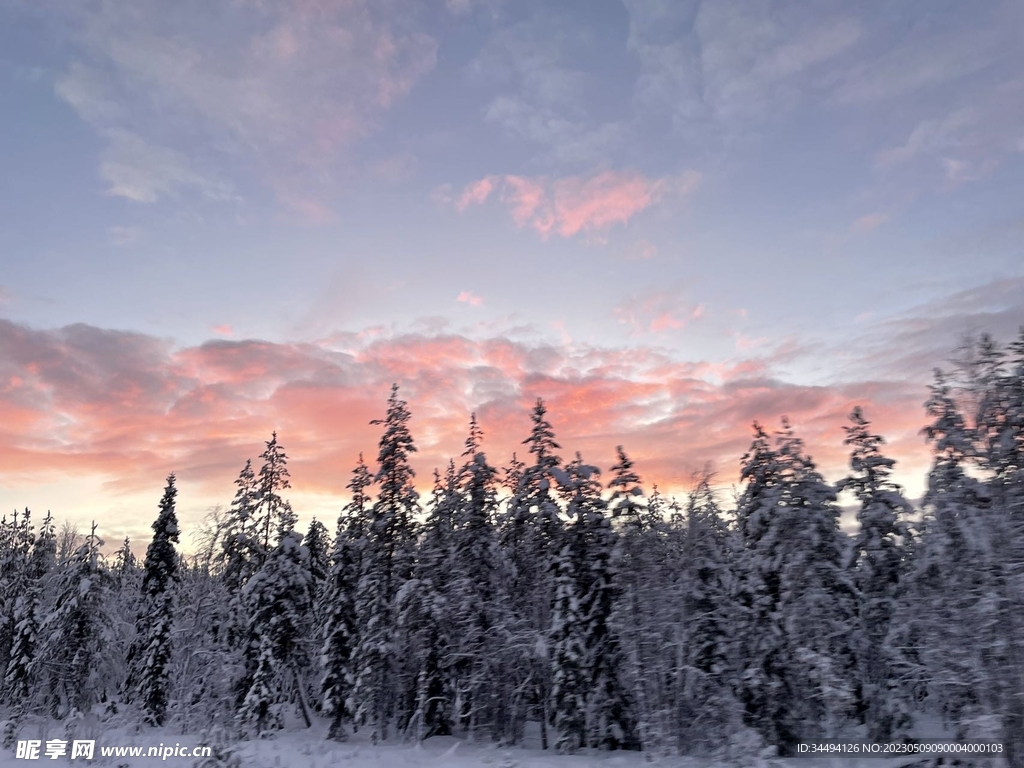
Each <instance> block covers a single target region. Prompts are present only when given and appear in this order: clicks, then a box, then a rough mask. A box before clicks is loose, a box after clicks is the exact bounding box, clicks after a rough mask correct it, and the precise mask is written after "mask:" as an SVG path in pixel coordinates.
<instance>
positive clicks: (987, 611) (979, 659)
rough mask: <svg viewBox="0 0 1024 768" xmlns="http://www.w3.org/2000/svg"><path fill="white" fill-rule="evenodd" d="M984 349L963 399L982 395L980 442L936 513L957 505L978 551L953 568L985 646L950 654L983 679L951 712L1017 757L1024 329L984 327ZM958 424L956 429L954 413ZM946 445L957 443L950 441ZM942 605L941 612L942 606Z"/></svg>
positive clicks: (933, 410) (940, 497)
mask: <svg viewBox="0 0 1024 768" xmlns="http://www.w3.org/2000/svg"><path fill="white" fill-rule="evenodd" d="M974 356H975V358H976V360H977V368H976V370H975V371H974V372H973V373H974V375H973V376H969V377H968V386H967V390H966V392H965V391H964V390H961V391H958V392H956V398H957V400H962V401H964V400H966V401H967V402H972V403H974V404H975V408H976V411H975V425H974V429H972V430H970V431H969V433H968V434H969V436H970V437H971V438H972V443H973V451H969V450H967V449H966V447H965V450H964V451H963V454H964V456H963V460H964V462H965V464H966V471H965V474H966V475H968V477H967V478H966V479H965V480H961V481H958V482H957V483H956V484H957V485H958V486H959V488H958V489H954V488H953V487H952V483H951V482H950V479H946V480H945V481H944V482H943V483H942V485H943V486H944V488H942V489H938V490H937V493H936V494H935V496H934V501H935V506H934V509H933V510H931V511H933V512H934V513H935V519H934V520H933V519H932V517H931V516H929V517H927V518H926V522H934V523H935V524H936V527H938V526H939V525H942V524H943V518H944V523H945V526H948V525H949V523H950V522H951V520H950V519H949V518H950V515H949V511H948V510H947V512H946V514H944V515H942V514H941V512H940V506H947V507H951V508H952V509H953V510H954V512H953V519H957V518H958V522H959V528H961V532H962V535H963V540H964V541H963V545H962V546H964V548H966V549H967V550H968V551H969V552H970V557H971V566H970V570H968V569H967V568H966V567H964V566H963V565H962V566H961V567H956V566H953V567H952V568H950V569H948V570H947V571H945V573H944V574H943V575H944V577H945V578H946V579H947V580H949V582H950V584H952V583H954V580H955V583H959V585H961V589H962V592H963V598H964V600H965V602H966V606H967V607H968V608H969V609H970V610H969V612H968V613H967V614H965V615H964V616H963V617H962V627H959V628H956V629H959V630H961V631H964V632H966V631H967V629H968V627H970V629H971V631H972V640H973V648H974V650H975V654H976V658H975V659H974V660H973V662H971V660H969V659H968V658H964V657H963V650H959V649H957V650H959V652H958V653H952V654H948V655H947V656H946V659H945V660H946V662H947V663H948V662H951V660H952V659H954V658H957V657H961V663H962V665H963V666H965V667H966V668H967V670H966V671H965V675H964V680H965V682H966V681H970V682H971V684H972V687H973V688H974V691H973V693H970V694H966V693H967V692H966V691H965V692H963V693H962V695H963V694H966V695H965V696H964V697H965V698H966V700H967V706H966V708H965V711H964V712H963V713H961V714H958V716H953V717H952V718H951V719H952V720H953V721H954V722H957V721H958V722H957V727H958V729H959V730H961V731H962V732H963V733H964V734H965V735H966V736H967V737H974V738H999V737H1001V738H1002V741H1004V744H1005V748H1006V750H1007V758H1008V762H1010V764H1014V763H1018V764H1024V734H1022V731H1024V700H1022V697H1021V696H1020V690H1021V689H1022V686H1024V670H1022V667H1024V641H1022V640H1021V633H1022V632H1024V624H1022V622H1021V620H1020V615H1021V611H1022V610H1024V472H1022V469H1021V467H1022V464H1024V331H1022V335H1021V338H1020V340H1018V341H1017V342H1015V343H1014V344H1012V345H1011V346H1010V349H1009V351H1005V350H1002V349H1000V348H999V347H998V345H996V344H995V343H994V342H993V341H992V340H991V339H990V338H988V337H982V339H981V340H980V342H979V343H978V345H977V349H976V350H975V355H974ZM969 373H972V372H969ZM948 394H949V393H946V396H943V395H942V393H941V392H936V391H935V389H934V388H933V397H932V398H930V400H929V403H928V406H929V410H930V415H931V416H932V417H933V418H934V419H935V420H936V423H935V424H933V425H932V427H931V429H930V431H929V436H930V437H932V438H933V439H934V440H935V442H936V450H937V452H941V447H940V446H941V445H942V443H943V442H949V441H950V440H948V439H946V438H945V436H944V432H945V431H946V430H945V429H944V427H943V425H942V424H941V422H951V420H950V419H949V418H948V417H945V418H939V417H941V416H942V414H944V413H945V412H947V411H949V410H950V406H948V404H947V403H946V402H945V400H946V399H948ZM965 394H966V395H967V396H966V397H965ZM949 431H950V432H951V433H952V434H956V429H955V424H954V423H951V424H950V429H949ZM953 441H954V442H955V440H953ZM945 453H946V454H947V456H948V455H949V454H951V453H952V451H951V449H950V447H949V446H948V445H947V446H946V447H945ZM950 474H952V473H951V472H950ZM976 479H980V480H982V483H983V486H981V487H979V486H978V485H977V484H976ZM929 490H930V493H931V484H930V486H929ZM949 538H950V539H951V537H949ZM957 571H959V572H957ZM934 611H935V613H937V614H938V615H941V607H940V606H935V609H934ZM956 629H954V632H955V631H956ZM937 640H938V638H937ZM935 660H936V662H938V660H941V659H938V658H936V659H935ZM947 691H949V687H948V686H947Z"/></svg>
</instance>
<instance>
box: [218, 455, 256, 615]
mask: <svg viewBox="0 0 1024 768" xmlns="http://www.w3.org/2000/svg"><path fill="white" fill-rule="evenodd" d="M235 485H237V486H238V490H237V491H236V492H235V498H234V499H233V500H232V502H231V507H230V509H229V511H228V515H227V520H226V521H225V525H224V534H223V537H222V551H221V553H220V558H219V559H220V567H221V575H222V578H223V580H224V583H225V584H226V585H227V587H228V591H229V592H230V593H231V594H232V595H237V594H238V593H239V592H240V591H241V589H242V586H243V585H244V584H245V582H247V581H248V580H249V579H250V577H251V576H252V575H253V574H254V573H256V571H257V570H259V567H260V566H261V565H263V560H264V557H265V556H266V552H265V550H264V549H263V547H262V544H261V542H260V531H259V525H258V522H257V518H256V512H257V510H256V505H257V503H258V497H259V491H258V487H257V485H256V474H255V473H254V472H253V469H252V461H251V460H246V462H245V466H244V467H243V468H242V471H241V472H240V473H239V475H238V479H237V480H235Z"/></svg>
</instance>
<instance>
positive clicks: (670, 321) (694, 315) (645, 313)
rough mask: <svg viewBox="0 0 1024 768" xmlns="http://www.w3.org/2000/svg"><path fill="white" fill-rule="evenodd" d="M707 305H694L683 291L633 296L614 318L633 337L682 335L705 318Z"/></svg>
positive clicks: (619, 306) (618, 309)
mask: <svg viewBox="0 0 1024 768" xmlns="http://www.w3.org/2000/svg"><path fill="white" fill-rule="evenodd" d="M704 310H705V305H704V304H696V305H694V304H692V303H691V302H690V301H689V300H687V299H686V297H685V295H684V294H683V292H682V291H681V290H679V289H675V290H666V291H653V292H649V293H647V294H644V295H642V296H632V297H630V298H629V299H626V300H625V301H623V302H622V303H620V304H619V305H618V306H616V307H615V308H614V309H613V310H612V314H613V316H614V317H615V318H616V319H617V320H618V321H619V322H620V323H622V324H623V325H628V326H629V327H630V328H631V330H632V332H633V333H643V332H650V333H661V332H663V331H678V330H682V329H683V328H685V327H686V325H687V323H689V322H690V321H692V320H700V319H701V318H703V317H704Z"/></svg>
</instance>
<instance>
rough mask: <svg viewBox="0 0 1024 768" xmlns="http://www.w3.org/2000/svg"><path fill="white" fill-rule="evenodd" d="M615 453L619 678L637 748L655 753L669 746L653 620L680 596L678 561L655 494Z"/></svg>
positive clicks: (662, 639)
mask: <svg viewBox="0 0 1024 768" xmlns="http://www.w3.org/2000/svg"><path fill="white" fill-rule="evenodd" d="M616 454H617V458H618V461H617V462H616V464H615V466H613V467H612V468H611V473H612V478H611V480H610V481H609V482H608V490H610V491H611V494H610V498H609V500H608V509H609V512H610V514H611V517H612V521H613V524H614V525H616V526H617V529H618V532H619V541H618V546H617V547H616V549H615V553H614V555H615V556H614V559H613V565H614V567H615V570H616V573H617V580H618V583H619V589H618V592H617V594H618V599H617V600H616V603H615V606H614V609H613V612H612V616H611V621H612V625H613V627H614V629H615V632H616V633H617V634H618V636H619V637H620V638H621V639H622V643H623V655H624V660H623V665H622V667H621V669H620V674H621V675H622V678H623V684H624V685H625V686H626V687H627V690H628V691H629V698H630V700H631V701H632V703H633V708H634V716H635V720H636V728H635V732H636V745H637V746H638V747H639V748H640V749H642V750H645V751H648V752H651V753H654V752H658V751H664V746H665V744H664V739H662V738H661V736H660V733H661V730H662V729H661V728H660V723H656V722H655V721H656V720H657V719H658V717H659V712H660V710H661V709H662V708H663V707H662V702H661V698H662V697H661V696H660V695H659V694H660V691H661V689H662V688H663V680H664V673H663V670H662V669H661V667H660V666H659V664H660V657H661V656H662V655H663V654H664V649H665V647H666V642H667V635H666V634H665V632H664V631H663V630H664V629H665V627H664V625H661V626H659V622H658V621H657V620H656V618H655V616H656V614H659V613H664V612H665V611H666V610H667V609H668V608H670V607H672V606H674V605H675V604H676V602H677V600H676V598H675V595H676V592H675V591H674V590H673V589H670V588H668V587H667V585H668V584H669V583H671V578H670V576H669V574H670V573H672V570H673V566H674V560H671V559H670V558H669V557H668V550H667V548H666V539H665V538H664V536H663V535H662V534H663V533H664V531H663V530H662V528H663V527H664V526H663V521H662V522H661V523H659V524H657V525H656V524H655V522H654V520H653V519H652V517H653V516H660V514H661V513H660V511H659V510H658V504H659V501H658V500H659V496H658V495H657V492H656V491H655V493H654V494H652V498H651V499H650V500H646V499H645V497H644V493H643V490H642V487H641V485H640V477H639V476H638V475H637V474H636V472H634V470H633V467H634V463H633V461H632V459H630V458H629V457H628V456H627V455H626V453H625V451H624V450H623V449H622V446H618V447H617V448H616ZM652 507H653V508H654V512H652ZM663 592H665V594H666V595H667V594H668V593H669V592H671V593H672V598H671V600H665V599H663V595H662V593H663Z"/></svg>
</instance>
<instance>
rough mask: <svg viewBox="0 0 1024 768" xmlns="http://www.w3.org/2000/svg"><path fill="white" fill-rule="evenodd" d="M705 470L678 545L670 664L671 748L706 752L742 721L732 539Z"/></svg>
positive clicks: (693, 493)
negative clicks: (674, 650)
mask: <svg viewBox="0 0 1024 768" xmlns="http://www.w3.org/2000/svg"><path fill="white" fill-rule="evenodd" d="M712 478H713V476H712V474H711V473H710V471H709V470H705V471H704V472H702V473H701V474H700V475H698V476H696V478H695V480H696V483H695V485H694V488H693V490H692V491H690V494H689V497H688V499H687V503H686V517H685V524H684V525H685V528H684V531H683V533H684V535H683V538H682V547H681V551H680V553H679V554H680V563H681V576H682V578H681V585H682V613H683V615H682V627H681V631H680V633H679V635H678V636H679V638H680V639H681V640H682V647H681V649H680V652H679V653H678V654H677V657H676V664H675V665H673V666H674V669H673V671H674V676H673V677H674V679H673V687H674V688H675V693H674V695H673V696H672V699H673V700H674V701H675V702H677V707H678V708H677V710H676V711H677V712H678V715H679V720H678V721H677V725H676V728H675V730H676V731H677V733H678V737H677V738H678V742H677V743H678V750H679V751H680V752H683V753H688V754H709V753H712V752H714V751H715V750H716V749H717V748H719V747H720V746H721V745H723V744H726V743H728V741H729V739H730V737H731V736H732V735H733V734H734V733H735V732H736V731H737V730H738V729H739V727H740V726H741V725H742V712H741V707H740V705H739V702H738V700H737V699H736V697H735V695H734V690H733V689H734V687H735V683H736V681H735V678H734V671H735V670H736V669H737V667H738V666H739V659H737V648H736V643H735V628H736V626H737V624H738V619H739V616H738V612H737V611H736V609H735V606H734V604H733V601H732V599H731V597H732V593H733V590H734V577H733V567H734V564H733V560H734V556H735V552H736V542H735V539H734V535H733V531H732V530H730V528H729V527H728V525H727V524H726V522H725V520H724V519H723V517H722V512H721V509H720V507H719V504H718V502H717V500H716V498H715V494H714V492H713V490H712V488H711V481H712Z"/></svg>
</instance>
